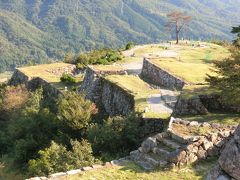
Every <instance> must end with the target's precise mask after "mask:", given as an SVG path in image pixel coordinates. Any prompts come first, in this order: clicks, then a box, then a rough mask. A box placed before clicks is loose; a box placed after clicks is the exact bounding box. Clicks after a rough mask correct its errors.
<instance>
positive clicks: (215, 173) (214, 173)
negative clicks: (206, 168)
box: [206, 165, 222, 180]
mask: <svg viewBox="0 0 240 180" xmlns="http://www.w3.org/2000/svg"><path fill="white" fill-rule="evenodd" d="M221 174H222V170H221V168H220V166H219V165H216V166H214V168H213V169H212V170H211V171H210V172H209V173H208V176H207V178H206V180H216V179H217V178H218V177H219V176H220V175H221Z"/></svg>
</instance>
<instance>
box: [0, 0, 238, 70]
mask: <svg viewBox="0 0 240 180" xmlns="http://www.w3.org/2000/svg"><path fill="white" fill-rule="evenodd" d="M175 10H180V11H183V12H186V13H187V14H189V15H191V16H193V21H192V23H191V24H190V26H189V27H188V28H186V31H185V32H184V34H183V35H182V36H184V37H185V38H192V39H199V38H200V39H227V40H230V39H232V35H231V34H230V30H231V26H234V25H239V24H240V18H239V17H240V0H210V1H209V0H1V1H0V71H4V70H6V69H9V68H13V67H14V66H16V65H21V64H28V63H45V62H48V61H49V59H52V58H53V59H60V58H63V56H64V54H65V53H66V52H69V51H71V52H74V53H77V52H82V51H88V50H91V49H94V48H100V47H103V46H108V47H119V46H122V45H123V44H126V43H127V42H128V41H134V42H136V43H150V42H158V41H160V40H164V39H171V38H172V37H173V36H172V35H170V34H169V33H167V32H165V31H164V24H165V22H166V14H167V13H169V12H172V11H175Z"/></svg>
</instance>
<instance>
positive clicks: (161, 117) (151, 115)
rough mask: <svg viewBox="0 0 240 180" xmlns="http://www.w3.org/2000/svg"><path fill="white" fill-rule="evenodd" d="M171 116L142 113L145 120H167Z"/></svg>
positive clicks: (167, 114)
mask: <svg viewBox="0 0 240 180" xmlns="http://www.w3.org/2000/svg"><path fill="white" fill-rule="evenodd" d="M170 116H171V114H170V113H154V112H151V111H150V112H147V113H144V117H145V118H159V119H166V120H167V119H169V118H170Z"/></svg>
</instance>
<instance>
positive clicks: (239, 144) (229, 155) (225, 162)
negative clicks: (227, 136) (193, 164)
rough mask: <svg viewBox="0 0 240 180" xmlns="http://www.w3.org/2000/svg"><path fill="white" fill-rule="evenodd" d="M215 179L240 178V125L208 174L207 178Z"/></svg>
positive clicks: (209, 179)
mask: <svg viewBox="0 0 240 180" xmlns="http://www.w3.org/2000/svg"><path fill="white" fill-rule="evenodd" d="M230 177H231V178H230ZM215 179H216V180H230V179H237V180H239V179H240V125H239V126H238V128H237V130H236V131H235V133H234V137H233V138H231V140H230V141H229V142H228V143H227V144H226V145H225V147H224V149H223V151H222V152H221V155H220V157H219V159H218V164H217V165H216V167H214V168H213V169H212V170H211V171H210V172H209V174H208V180H215Z"/></svg>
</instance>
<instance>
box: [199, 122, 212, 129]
mask: <svg viewBox="0 0 240 180" xmlns="http://www.w3.org/2000/svg"><path fill="white" fill-rule="evenodd" d="M201 126H202V127H207V128H208V127H211V124H209V123H207V122H204V123H202V124H201Z"/></svg>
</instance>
